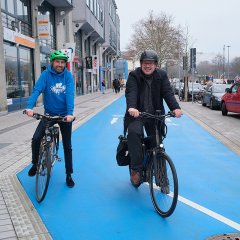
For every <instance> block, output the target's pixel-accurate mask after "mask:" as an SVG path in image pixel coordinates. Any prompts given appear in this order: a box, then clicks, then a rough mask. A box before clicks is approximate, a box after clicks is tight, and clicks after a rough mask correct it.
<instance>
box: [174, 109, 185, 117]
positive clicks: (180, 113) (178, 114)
mask: <svg viewBox="0 0 240 240" xmlns="http://www.w3.org/2000/svg"><path fill="white" fill-rule="evenodd" d="M173 112H174V114H175V117H176V118H180V117H181V116H182V115H183V112H182V110H181V109H175V110H173Z"/></svg>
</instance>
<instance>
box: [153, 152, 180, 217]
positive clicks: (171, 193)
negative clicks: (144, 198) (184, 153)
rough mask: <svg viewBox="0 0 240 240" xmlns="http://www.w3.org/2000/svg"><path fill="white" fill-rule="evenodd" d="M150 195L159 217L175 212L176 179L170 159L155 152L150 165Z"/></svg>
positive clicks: (164, 154)
mask: <svg viewBox="0 0 240 240" xmlns="http://www.w3.org/2000/svg"><path fill="white" fill-rule="evenodd" d="M149 187H150V194H151V198H152V203H153V206H154V208H155V210H156V211H157V213H158V214H159V215H161V216H162V217H169V216H170V215H171V214H172V213H173V212H174V210H175V208H176V205H177V199H178V178H177V173H176V169H175V166H174V164H173V161H172V160H171V159H170V157H169V156H168V155H167V154H166V153H164V152H159V153H156V151H155V152H154V153H153V155H152V161H151V165H150V184H149Z"/></svg>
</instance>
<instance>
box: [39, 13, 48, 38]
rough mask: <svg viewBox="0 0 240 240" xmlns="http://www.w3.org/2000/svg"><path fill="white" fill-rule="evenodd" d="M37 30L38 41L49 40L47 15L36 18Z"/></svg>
mask: <svg viewBox="0 0 240 240" xmlns="http://www.w3.org/2000/svg"><path fill="white" fill-rule="evenodd" d="M37 30H38V39H40V40H49V39H50V37H51V36H50V23H49V15H38V16H37Z"/></svg>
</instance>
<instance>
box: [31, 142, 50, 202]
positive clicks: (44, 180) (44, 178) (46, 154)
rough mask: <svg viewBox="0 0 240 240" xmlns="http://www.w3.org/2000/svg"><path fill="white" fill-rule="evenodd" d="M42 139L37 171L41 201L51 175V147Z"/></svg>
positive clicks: (39, 200) (38, 193) (38, 199)
mask: <svg viewBox="0 0 240 240" xmlns="http://www.w3.org/2000/svg"><path fill="white" fill-rule="evenodd" d="M44 141H45V140H44V139H43V140H42V143H41V147H40V151H39V160H38V166H37V173H36V185H35V191H36V199H37V201H38V202H39V203H40V202H42V201H43V200H44V198H45V196H46V193H47V190H48V185H49V181H50V176H51V168H52V164H51V149H50V148H49V147H46V146H44V144H43V142H44Z"/></svg>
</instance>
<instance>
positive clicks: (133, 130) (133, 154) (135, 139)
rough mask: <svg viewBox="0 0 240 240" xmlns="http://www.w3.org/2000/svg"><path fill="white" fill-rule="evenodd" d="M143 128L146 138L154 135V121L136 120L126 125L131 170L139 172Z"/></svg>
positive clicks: (141, 162)
mask: <svg viewBox="0 0 240 240" xmlns="http://www.w3.org/2000/svg"><path fill="white" fill-rule="evenodd" d="M144 128H145V131H146V134H147V136H152V135H155V125H154V120H146V119H145V120H142V119H136V120H134V121H133V122H131V123H130V124H129V125H128V150H129V154H130V158H131V166H130V167H131V169H134V170H138V171H140V170H141V169H142V168H143V151H142V137H143V133H144V131H143V130H144Z"/></svg>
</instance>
